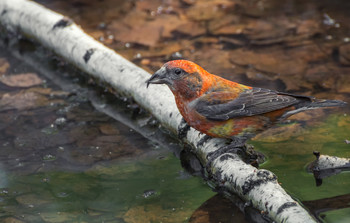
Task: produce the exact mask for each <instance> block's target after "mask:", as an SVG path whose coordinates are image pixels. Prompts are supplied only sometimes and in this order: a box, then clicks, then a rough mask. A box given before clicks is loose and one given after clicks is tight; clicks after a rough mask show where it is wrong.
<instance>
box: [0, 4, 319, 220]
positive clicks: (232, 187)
mask: <svg viewBox="0 0 350 223" xmlns="http://www.w3.org/2000/svg"><path fill="white" fill-rule="evenodd" d="M0 22H1V24H2V25H3V26H5V27H6V28H7V29H8V30H12V31H14V32H20V33H22V34H24V35H26V36H28V37H30V38H33V39H35V40H37V41H38V42H40V43H41V44H43V45H44V46H46V47H47V48H49V49H51V50H52V51H54V52H55V53H57V54H58V55H60V56H62V57H63V58H65V59H66V60H67V61H68V62H70V63H72V64H74V65H75V66H78V67H79V68H80V69H82V70H83V71H85V72H86V73H88V74H90V75H92V76H94V77H95V78H98V79H100V80H102V81H104V82H106V83H108V84H109V85H111V86H112V87H113V88H114V89H115V90H116V91H117V92H119V93H121V94H123V95H126V96H129V97H133V98H134V100H135V101H136V102H137V103H138V104H139V105H140V106H142V107H143V108H145V109H147V110H148V111H150V112H151V113H152V114H153V115H154V117H155V118H157V119H158V120H159V121H160V122H161V123H162V125H164V126H165V127H167V128H168V129H170V130H171V131H172V132H174V133H176V131H177V128H178V126H179V124H180V122H181V115H180V114H179V112H178V109H177V107H176V105H175V101H174V98H173V95H172V94H171V92H170V91H169V90H168V88H167V87H166V86H159V85H154V86H150V87H149V88H148V89H147V88H146V84H145V81H146V80H147V79H148V78H149V77H150V74H149V73H147V72H146V71H144V70H142V69H141V68H139V67H137V66H136V65H134V64H132V63H131V62H129V61H127V60H126V59H124V58H123V57H121V56H120V55H118V54H117V53H115V52H114V51H113V50H111V49H108V48H107V47H105V46H103V45H102V44H101V43H99V42H97V41H95V40H94V39H93V38H91V37H90V36H88V35H87V34H85V33H84V32H83V31H82V30H81V29H80V28H79V27H78V26H77V25H76V24H74V23H71V22H70V21H69V20H67V19H66V18H64V16H62V15H60V14H58V13H55V12H53V11H51V10H48V9H46V8H44V7H43V6H41V5H39V4H37V3H35V2H32V1H28V0H0ZM201 137H203V135H200V134H199V132H197V131H195V130H194V129H191V130H190V131H189V133H188V134H187V139H186V140H187V141H188V142H189V143H190V144H192V145H193V146H194V148H195V149H194V152H195V153H196V154H197V156H198V157H199V159H200V160H201V162H202V164H203V165H206V163H207V158H206V157H207V155H208V154H209V153H210V152H212V151H215V150H218V149H219V148H220V147H222V146H223V145H224V142H225V140H223V139H211V140H209V141H207V142H206V143H205V144H204V145H203V146H197V144H198V142H199V140H200V139H201ZM211 170H212V176H213V179H214V183H215V184H216V185H217V186H220V187H221V188H224V189H225V190H226V191H228V192H231V193H236V194H238V195H239V196H240V197H241V198H242V199H244V200H246V201H251V203H252V205H253V206H254V207H255V208H257V209H259V210H261V211H263V212H264V213H265V214H266V215H267V216H269V217H270V218H271V219H272V220H273V221H275V222H316V220H315V219H314V218H313V217H312V216H311V215H310V214H309V213H308V212H307V211H306V210H305V209H304V208H303V207H302V206H301V205H299V204H298V203H297V202H296V201H294V200H293V199H292V198H291V197H290V196H289V195H288V194H287V193H286V192H285V191H284V189H283V188H282V187H281V186H280V185H279V184H278V182H277V178H276V176H275V175H274V174H273V173H272V172H270V171H268V170H262V169H260V170H258V169H256V168H254V167H252V166H251V165H247V164H245V163H244V162H243V161H242V160H241V159H240V158H239V157H238V156H236V155H232V154H223V155H222V156H221V157H219V158H217V159H216V160H215V161H214V162H213V163H212V165H211Z"/></svg>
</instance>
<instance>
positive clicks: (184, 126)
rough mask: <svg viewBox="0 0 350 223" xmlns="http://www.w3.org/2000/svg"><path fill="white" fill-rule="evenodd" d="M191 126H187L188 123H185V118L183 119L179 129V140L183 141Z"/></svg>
mask: <svg viewBox="0 0 350 223" xmlns="http://www.w3.org/2000/svg"><path fill="white" fill-rule="evenodd" d="M190 128H191V126H189V125H188V124H187V122H186V121H185V119H184V118H182V119H181V123H180V125H179V127H178V128H177V132H178V134H177V135H178V137H179V139H183V138H185V137H186V136H187V133H188V131H189V130H190Z"/></svg>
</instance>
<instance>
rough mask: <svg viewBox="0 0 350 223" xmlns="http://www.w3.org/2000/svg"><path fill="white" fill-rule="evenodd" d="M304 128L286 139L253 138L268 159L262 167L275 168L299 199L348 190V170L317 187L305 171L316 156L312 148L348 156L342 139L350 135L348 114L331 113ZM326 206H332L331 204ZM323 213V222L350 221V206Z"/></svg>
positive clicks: (349, 149) (332, 195)
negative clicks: (274, 140) (268, 140)
mask: <svg viewBox="0 0 350 223" xmlns="http://www.w3.org/2000/svg"><path fill="white" fill-rule="evenodd" d="M306 129H307V131H306V132H304V133H303V134H301V135H300V136H296V137H292V138H291V139H289V140H288V141H283V142H275V143H261V142H254V145H255V147H256V148H257V149H258V150H259V151H262V152H263V153H264V154H265V155H266V156H267V157H268V161H267V162H266V163H265V164H263V165H261V168H265V169H269V170H271V171H272V172H274V173H275V174H276V175H277V176H278V181H279V182H280V183H282V186H283V188H285V189H286V190H287V191H288V192H289V193H290V194H291V195H292V196H293V197H294V198H296V199H298V200H300V201H312V200H319V199H323V198H332V197H335V196H341V195H347V194H350V173H349V172H342V173H340V174H338V175H335V176H331V177H329V178H325V179H323V183H322V185H321V186H319V187H316V183H315V179H314V177H313V175H312V174H311V173H308V172H307V164H308V163H310V162H312V161H314V160H315V156H314V155H313V153H312V152H313V151H315V150H317V151H319V152H321V154H324V155H330V156H338V157H345V158H349V157H350V145H349V144H346V143H345V142H344V140H345V139H349V138H350V118H349V116H347V115H344V114H334V115H330V116H329V117H328V118H327V119H325V120H324V122H322V123H318V124H317V125H315V126H314V127H313V128H307V127H306ZM328 208H331V205H330V206H329V207H328ZM322 214H323V215H325V216H326V217H325V218H324V220H325V222H349V221H350V209H349V208H347V209H339V210H337V211H330V212H323V213H322ZM337 219H338V220H337ZM340 219H342V220H340Z"/></svg>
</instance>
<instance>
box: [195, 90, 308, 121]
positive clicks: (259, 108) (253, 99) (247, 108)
mask: <svg viewBox="0 0 350 223" xmlns="http://www.w3.org/2000/svg"><path fill="white" fill-rule="evenodd" d="M209 94H210V93H209ZM204 97H205V96H203V97H200V98H198V99H196V102H195V105H194V109H196V111H197V112H198V113H200V114H201V115H203V116H204V117H206V118H207V119H210V120H217V121H224V120H228V119H231V118H236V117H243V116H253V115H259V114H264V113H267V112H271V111H274V110H278V109H282V108H285V107H288V106H291V105H294V104H297V103H299V102H300V100H299V99H298V98H297V97H300V96H297V97H294V96H293V95H290V94H284V93H279V92H276V91H272V90H268V89H263V88H253V89H250V90H246V91H245V92H243V93H241V94H240V96H239V97H238V98H236V99H235V100H232V101H229V102H226V103H225V102H224V103H220V101H219V100H217V101H208V100H203V99H205V98H204ZM305 98H308V97H305Z"/></svg>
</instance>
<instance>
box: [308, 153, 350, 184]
mask: <svg viewBox="0 0 350 223" xmlns="http://www.w3.org/2000/svg"><path fill="white" fill-rule="evenodd" d="M314 155H315V156H316V160H315V161H313V162H312V163H311V164H310V165H309V167H308V169H309V171H310V172H312V173H313V174H314V177H315V180H316V186H321V184H322V179H324V178H326V177H330V176H333V175H336V174H338V173H341V172H342V171H350V159H349V158H341V157H336V156H328V155H320V153H319V152H316V151H315V152H314Z"/></svg>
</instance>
